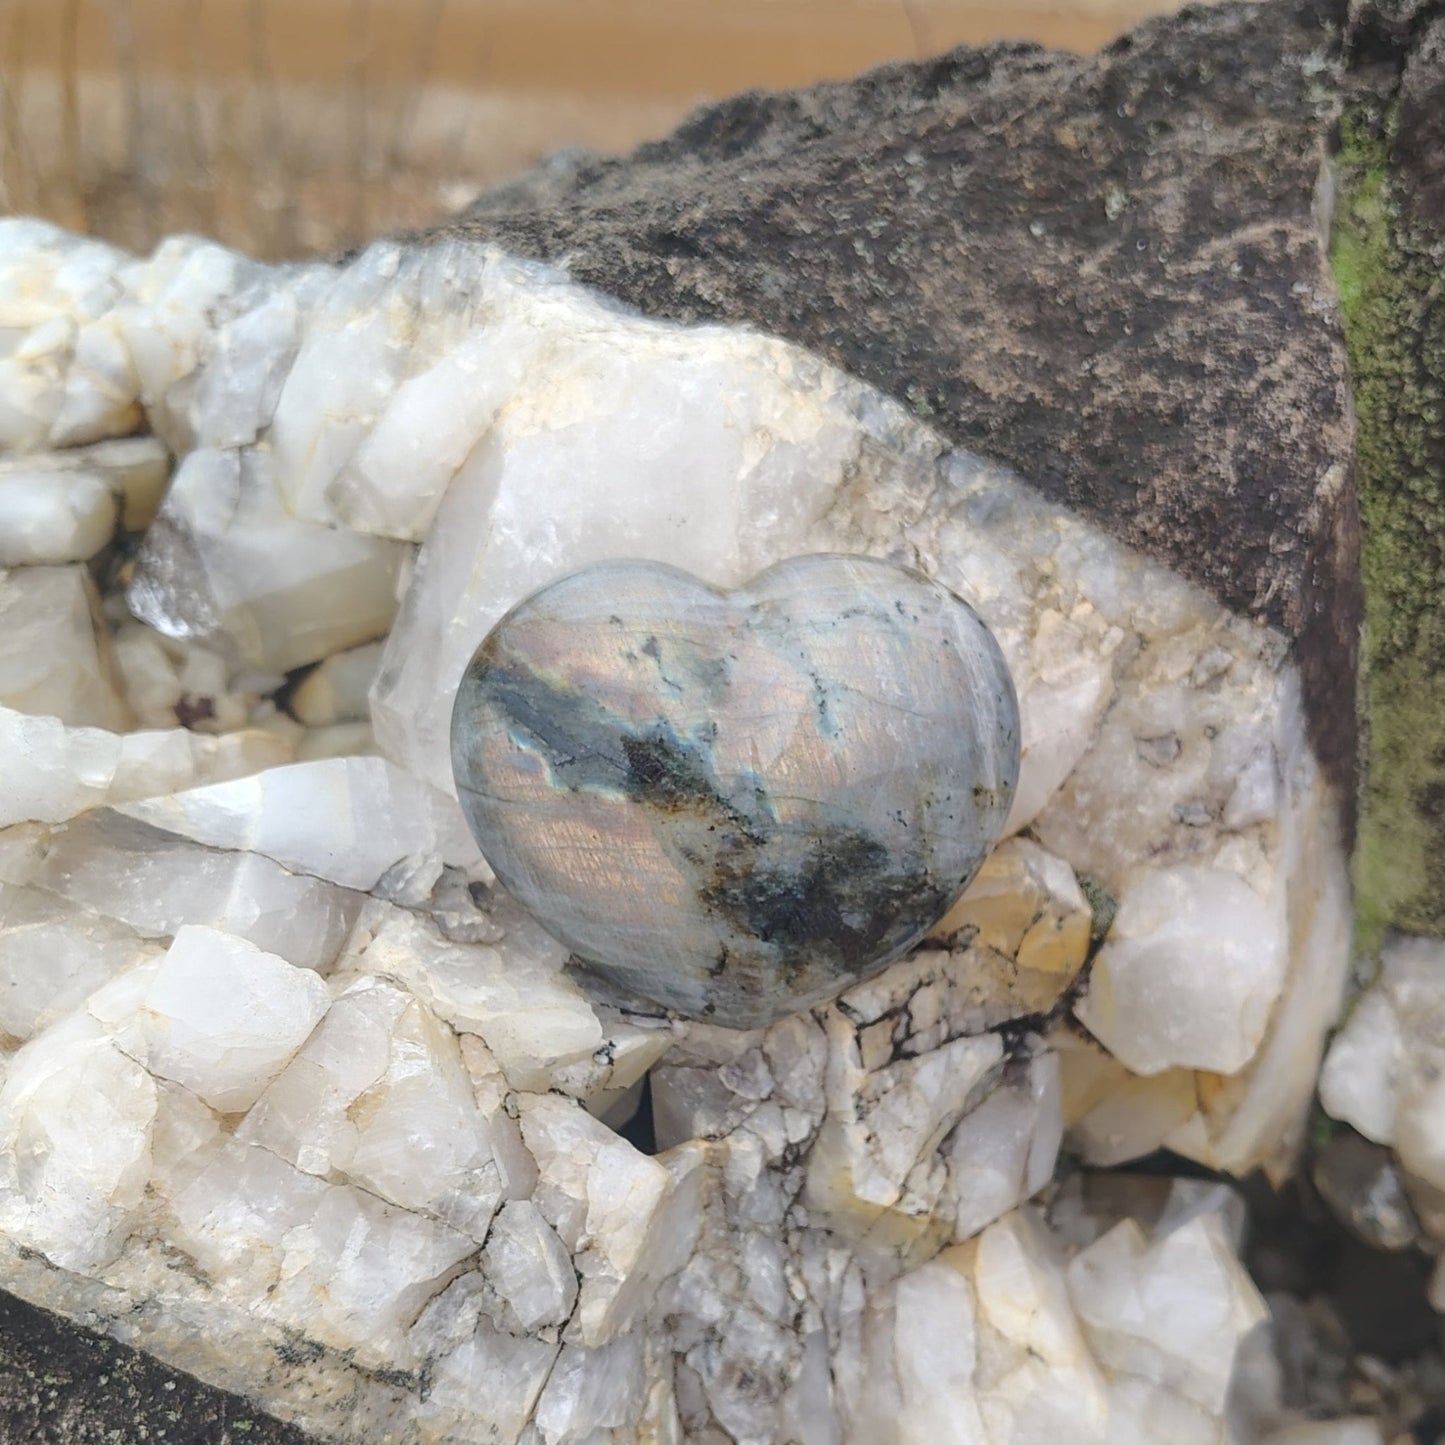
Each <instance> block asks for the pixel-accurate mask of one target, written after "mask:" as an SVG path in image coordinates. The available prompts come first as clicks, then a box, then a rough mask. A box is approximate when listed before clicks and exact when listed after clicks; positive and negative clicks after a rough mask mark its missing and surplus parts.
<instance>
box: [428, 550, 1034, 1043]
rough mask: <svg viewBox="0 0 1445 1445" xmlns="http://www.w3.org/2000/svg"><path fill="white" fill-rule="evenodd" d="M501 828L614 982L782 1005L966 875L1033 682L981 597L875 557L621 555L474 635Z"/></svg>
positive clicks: (940, 902)
mask: <svg viewBox="0 0 1445 1445" xmlns="http://www.w3.org/2000/svg"><path fill="white" fill-rule="evenodd" d="M452 763H453V767H454V770H455V773H456V779H457V787H458V791H459V794H460V797H461V801H462V806H463V808H464V809H465V810H466V813H467V817H468V819H469V820H470V822H471V825H472V829H473V831H474V833H475V834H476V837H477V841H478V842H479V843H480V845H481V847H482V851H483V852H484V853H485V854H486V857H487V861H488V862H489V863H490V864H491V866H492V867H493V869H495V871H496V874H497V876H498V878H499V879H500V880H501V881H502V882H503V883H504V884H505V886H506V887H507V888H508V889H509V890H510V891H511V893H512V894H513V895H514V896H515V897H516V898H517V899H518V900H519V901H520V902H521V903H522V904H523V905H524V906H525V907H526V908H527V909H528V910H529V911H530V912H531V913H532V914H533V915H534V916H535V917H536V918H537V920H538V921H539V922H540V923H541V924H542V925H543V926H544V927H545V928H546V929H547V930H548V931H549V932H551V933H552V934H553V935H554V936H555V937H556V938H558V939H559V940H560V941H562V942H563V943H565V944H566V945H567V946H568V947H569V948H571V949H572V950H573V951H574V952H575V953H576V954H577V955H578V956H579V957H580V958H581V959H583V960H584V961H585V962H587V963H588V964H590V965H591V966H592V967H594V968H595V969H596V970H597V971H598V972H599V973H601V974H603V975H605V976H606V977H608V978H610V979H611V980H612V981H613V982H615V983H617V984H619V985H621V986H622V987H624V988H626V989H628V990H630V991H631V992H633V993H636V994H641V995H642V996H644V997H646V998H651V999H655V1000H656V1001H658V1002H660V1003H663V1004H665V1005H667V1006H668V1007H670V1008H673V1009H675V1010H677V1011H678V1012H680V1013H684V1014H687V1015H690V1016H693V1017H701V1018H708V1019H711V1020H713V1021H714V1022H717V1023H721V1024H726V1025H729V1026H731V1027H735V1028H752V1027H757V1026H760V1025H762V1024H766V1023H768V1022H770V1021H772V1020H774V1019H776V1018H780V1017H782V1016H784V1015H786V1014H788V1013H791V1012H794V1011H796V1010H798V1009H802V1008H807V1007H809V1006H811V1005H812V1004H815V1003H818V1002H821V1001H823V1000H825V999H828V998H831V997H832V996H834V995H835V994H837V993H838V992H840V991H841V990H842V989H844V988H846V987H848V986H849V985H850V984H853V983H856V982H857V981H858V980H860V979H863V978H867V977H869V976H870V975H871V974H874V973H876V972H877V971H878V970H879V969H881V968H883V967H884V966H885V965H886V964H888V963H889V962H891V961H892V960H893V959H895V958H897V957H899V955H901V954H902V953H904V952H905V951H906V950H907V949H908V948H910V947H911V946H912V945H914V944H915V943H917V942H918V940H919V939H920V938H921V937H922V936H923V935H924V934H925V933H926V932H927V931H928V929H929V928H930V927H931V926H932V925H933V924H934V923H936V922H937V921H938V919H939V918H940V917H941V916H942V915H943V914H944V913H945V912H946V911H947V910H948V908H949V906H950V905H951V904H952V903H953V901H954V900H955V899H956V898H957V897H958V895H959V894H960V893H961V892H962V891H963V889H964V887H965V886H966V885H967V884H968V882H969V880H970V879H971V878H972V877H973V875H974V873H975V872H976V871H977V869H978V867H979V865H980V864H981V863H982V861H983V859H984V858H985V856H986V855H987V853H988V851H989V848H990V847H991V846H992V844H993V843H994V841H995V840H996V838H997V837H998V835H999V832H1000V830H1001V828H1002V827H1003V824H1004V821H1005V819H1006V818H1007V816H1008V812H1009V807H1010V804H1011V802H1012V799H1013V794H1014V787H1015V784H1016V782H1017V778H1018V766H1019V719H1018V703H1017V700H1016V698H1015V695H1014V688H1013V683H1012V681H1011V680H1010V677H1009V673H1008V668H1007V666H1006V664H1005V662H1004V658H1003V654H1002V653H1001V652H1000V650H999V648H998V645H997V643H996V642H995V641H994V639H993V636H992V634H991V633H990V632H989V631H988V629H987V627H985V625H984V624H983V622H982V621H981V620H980V619H979V618H978V616H977V615H976V614H975V613H974V612H973V610H972V609H971V608H970V607H969V606H968V605H967V604H966V603H964V602H962V601H961V600H960V599H959V598H957V597H956V596H954V595H953V594H952V593H951V592H949V591H948V590H947V589H946V588H944V587H942V586H940V585H938V584H937V583H935V582H933V581H931V580H930V579H928V578H927V577H924V576H923V575H921V574H920V573H917V572H913V571H909V570H907V569H904V568H901V567H897V566H894V565H892V564H890V563H886V562H880V561H877V560H875V559H872V558H866V557H846V556H831V555H828V556H812V557H798V558H794V559H792V560H790V561H786V562H782V563H780V564H778V565H777V566H774V567H771V568H769V569H768V570H766V571H765V572H762V573H760V574H759V575H758V576H757V577H756V578H754V579H753V581H752V582H751V583H749V584H748V585H747V586H744V587H741V588H739V589H737V590H736V591H733V592H730V593H723V592H719V591H717V590H716V589H714V588H712V587H709V586H707V585H706V584H704V583H702V582H700V581H698V580H697V579H696V578H694V577H691V576H689V575H688V574H687V573H685V572H682V571H679V570H678V569H676V568H673V567H668V566H664V565H661V564H658V563H650V562H618V563H607V564H603V565H600V566H596V567H591V568H588V569H586V570H584V571H581V572H577V573H574V574H572V575H571V576H568V577H565V578H562V579H561V580H559V581H556V582H553V583H550V584H549V585H548V586H546V587H544V588H542V589H541V590H540V591H539V592H536V593H534V594H533V595H532V596H531V597H530V598H528V599H527V600H526V601H524V602H522V603H521V604H520V605H518V606H517V607H515V608H514V609H513V610H512V611H511V612H509V613H508V614H507V616H505V617H504V618H503V619H502V620H501V621H500V622H499V623H498V624H497V626H496V627H495V628H494V629H493V630H492V631H491V633H490V634H489V635H488V636H487V638H486V640H485V641H484V642H483V643H482V645H481V647H480V648H479V649H478V650H477V653H476V655H475V656H474V657H473V659H472V661H471V664H470V666H469V667H468V669H467V671H466V674H465V676H464V678H463V680H462V684H461V688H460V691H459V692H458V695H457V700H456V705H455V709H454V711H453V715H452Z"/></svg>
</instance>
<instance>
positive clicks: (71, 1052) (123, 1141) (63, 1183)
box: [0, 1014, 156, 1270]
mask: <svg viewBox="0 0 1445 1445" xmlns="http://www.w3.org/2000/svg"><path fill="white" fill-rule="evenodd" d="M155 1114H156V1084H155V1080H154V1079H153V1078H152V1077H151V1075H150V1074H149V1073H147V1072H146V1070H145V1069H144V1068H143V1067H142V1066H141V1065H140V1064H138V1063H137V1062H136V1061H135V1060H134V1059H132V1058H131V1057H130V1056H129V1055H127V1054H126V1053H124V1052H123V1051H122V1050H121V1049H120V1048H118V1047H117V1045H116V1044H115V1042H114V1041H113V1040H111V1039H110V1038H108V1037H107V1036H106V1035H105V1033H104V1031H103V1030H102V1029H101V1028H100V1027H99V1026H98V1025H96V1024H94V1023H93V1022H92V1021H91V1020H89V1019H88V1018H87V1017H86V1016H85V1015H84V1014H77V1015H73V1016H72V1017H70V1018H68V1019H67V1020H65V1021H64V1022H62V1023H60V1024H57V1025H56V1026H55V1027H54V1028H52V1029H50V1030H47V1031H46V1032H45V1033H42V1034H41V1035H40V1036H39V1037H38V1038H36V1039H34V1040H33V1041H32V1042H30V1043H29V1044H27V1045H26V1046H25V1047H24V1048H23V1049H21V1050H20V1052H19V1053H18V1054H17V1055H16V1056H15V1058H14V1060H13V1061H12V1063H11V1065H10V1069H9V1072H8V1073H7V1074H6V1076H5V1082H4V1086H3V1087H0V1229H3V1230H4V1232H5V1234H6V1235H8V1236H9V1238H11V1239H12V1240H14V1241H15V1243H17V1244H20V1245H24V1246H27V1247H29V1248H31V1249H37V1250H40V1251H41V1252H42V1253H43V1254H44V1255H45V1256H46V1257H47V1258H48V1259H50V1260H51V1261H52V1262H53V1263H54V1264H56V1265H58V1266H60V1267H61V1268H62V1269H75V1270H86V1269H94V1268H96V1267H98V1266H100V1265H103V1264H105V1263H106V1262H107V1261H108V1260H109V1259H110V1258H111V1257H112V1256H113V1255H114V1254H115V1253H116V1252H117V1251H118V1250H119V1249H120V1248H121V1246H122V1245H123V1244H124V1242H125V1238H126V1235H127V1233H128V1232H129V1230H130V1229H131V1228H132V1227H133V1226H134V1224H135V1222H136V1218H137V1215H138V1212H139V1209H140V1205H141V1202H142V1199H143V1196H144V1194H145V1187H146V1180H147V1179H148V1178H149V1177H150V1167H151V1160H150V1142H151V1129H152V1126H153V1124H154V1122H155Z"/></svg>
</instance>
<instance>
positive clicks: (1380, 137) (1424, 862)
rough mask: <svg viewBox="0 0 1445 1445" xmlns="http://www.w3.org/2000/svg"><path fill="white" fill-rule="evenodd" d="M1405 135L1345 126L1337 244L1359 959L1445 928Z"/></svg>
mask: <svg viewBox="0 0 1445 1445" xmlns="http://www.w3.org/2000/svg"><path fill="white" fill-rule="evenodd" d="M1396 124H1397V116H1396V112H1395V111H1394V110H1393V109H1390V108H1387V107H1383V106H1378V105H1365V106H1359V107H1356V108H1355V109H1353V110H1351V111H1350V112H1349V113H1348V114H1347V115H1346V117H1345V120H1344V122H1343V125H1342V132H1341V139H1342V145H1341V151H1340V157H1339V189H1340V195H1339V203H1338V207H1337V211H1336V220H1335V230H1334V235H1333V237H1332V246H1331V261H1332V265H1333V269H1334V274H1335V281H1336V284H1337V286H1338V288H1339V293H1340V300H1341V304H1342V308H1343V315H1344V323H1345V338H1346V345H1347V347H1348V351H1349V358H1350V369H1351V373H1352V377H1353V382H1354V392H1355V405H1356V409H1357V413H1358V419H1359V441H1358V452H1357V456H1358V467H1359V473H1358V484H1359V497H1360V518H1361V523H1362V526H1363V532H1364V546H1363V557H1362V569H1363V575H1364V586H1365V633H1364V639H1363V643H1364V645H1363V649H1362V654H1361V662H1362V667H1361V675H1362V684H1361V699H1360V701H1361V713H1362V718H1363V721H1364V736H1365V757H1364V759H1363V768H1362V776H1363V791H1362V796H1361V809H1360V831H1359V843H1358V847H1357V850H1356V856H1355V886H1356V892H1357V900H1358V917H1359V925H1358V926H1359V940H1358V941H1359V945H1360V947H1361V948H1362V949H1363V950H1365V951H1373V950H1374V949H1375V948H1376V947H1377V946H1378V943H1379V940H1380V937H1381V934H1382V933H1383V931H1384V930H1385V929H1386V928H1390V927H1395V928H1404V929H1409V930H1411V931H1414V932H1428V933H1441V932H1445V298H1442V292H1445V276H1442V274H1441V269H1440V266H1439V264H1438V262H1437V261H1435V260H1434V259H1432V257H1431V255H1430V245H1431V242H1432V241H1437V240H1438V238H1437V237H1433V236H1430V235H1429V234H1428V233H1427V232H1426V230H1425V228H1424V227H1422V226H1421V225H1420V224H1419V223H1418V222H1417V221H1416V220H1415V219H1414V218H1413V217H1412V216H1411V214H1410V210H1409V206H1408V201H1402V199H1401V196H1400V194H1399V192H1400V186H1399V182H1398V177H1397V176H1395V175H1394V174H1393V173H1392V172H1391V169H1390V150H1391V143H1392V139H1393V134H1394V129H1395V126H1396Z"/></svg>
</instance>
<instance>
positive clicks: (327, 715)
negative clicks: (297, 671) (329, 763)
mask: <svg viewBox="0 0 1445 1445" xmlns="http://www.w3.org/2000/svg"><path fill="white" fill-rule="evenodd" d="M381 647H382V645H381V643H379V642H368V643H366V644H364V645H363V646H361V647H352V648H348V649H347V651H345V652H335V653H332V655H331V656H330V657H328V658H326V660H325V661H324V662H322V663H321V665H320V666H319V667H316V668H314V669H313V670H312V671H311V672H309V673H307V674H306V676H305V677H304V678H303V679H302V680H301V682H300V684H299V685H298V686H297V688H296V690H295V691H294V692H293V693H292V694H291V704H290V706H291V712H292V714H293V716H295V717H296V718H297V719H298V721H300V722H303V723H305V724H306V726H307V727H313V728H314V727H327V726H330V725H331V724H334V723H348V722H357V721H360V720H369V719H370V717H371V710H370V706H369V703H368V700H367V695H368V693H369V692H370V690H371V684H372V682H373V680H374V679H375V677H376V669H377V667H378V666H380V664H381Z"/></svg>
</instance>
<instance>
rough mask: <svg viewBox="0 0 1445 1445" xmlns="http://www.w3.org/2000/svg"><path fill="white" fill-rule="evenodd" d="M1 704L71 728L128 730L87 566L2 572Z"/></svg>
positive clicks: (127, 714)
mask: <svg viewBox="0 0 1445 1445" xmlns="http://www.w3.org/2000/svg"><path fill="white" fill-rule="evenodd" d="M0 706H3V707H7V708H14V709H16V710H17V711H19V712H25V713H32V714H35V715H38V716H44V717H55V718H59V719H60V721H61V722H64V723H68V724H70V725H71V726H73V727H98V728H111V729H124V728H127V727H129V726H130V725H131V723H132V717H131V712H130V708H129V707H128V706H127V704H126V701H125V697H124V694H123V692H122V691H121V686H120V679H119V677H118V675H117V674H116V671H115V664H114V660H113V658H112V656H111V651H110V634H109V631H108V630H107V629H106V627H105V624H104V622H103V620H102V619H101V617H100V613H99V599H98V598H97V596H96V592H95V586H94V584H93V583H92V582H91V579H90V574H89V573H88V572H87V571H86V569H85V568H84V567H81V566H71V567H15V568H12V569H11V570H9V571H8V572H0Z"/></svg>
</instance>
